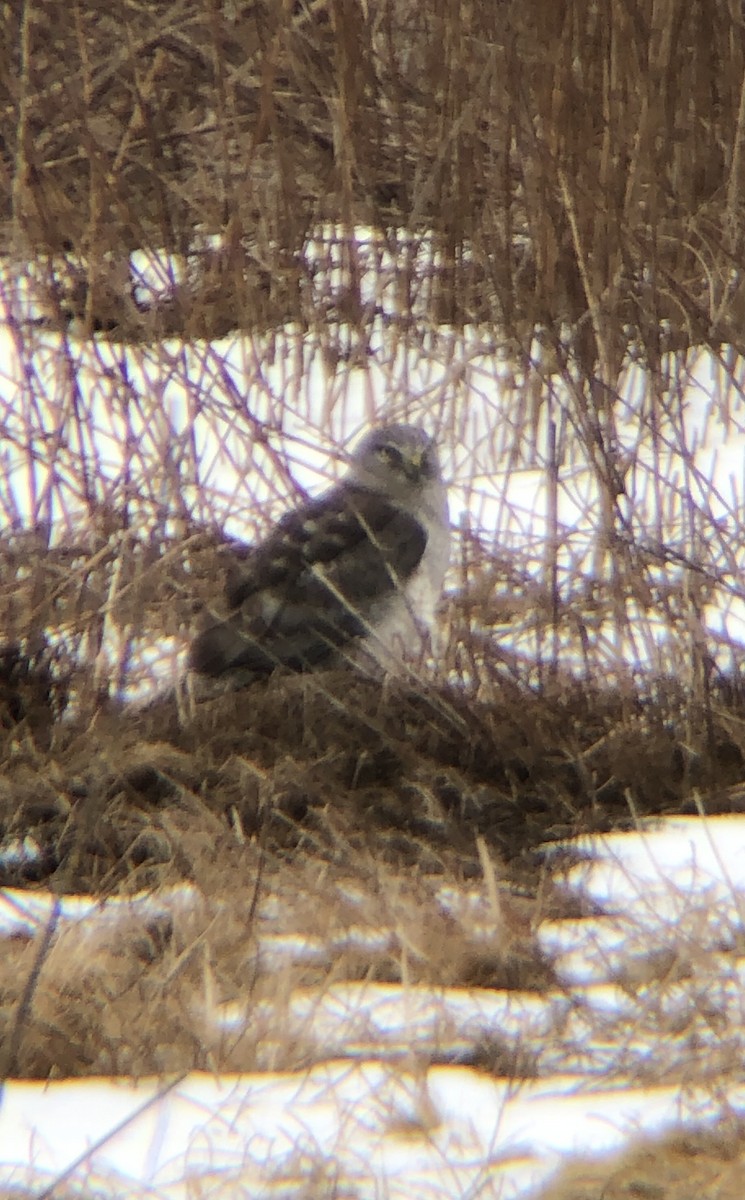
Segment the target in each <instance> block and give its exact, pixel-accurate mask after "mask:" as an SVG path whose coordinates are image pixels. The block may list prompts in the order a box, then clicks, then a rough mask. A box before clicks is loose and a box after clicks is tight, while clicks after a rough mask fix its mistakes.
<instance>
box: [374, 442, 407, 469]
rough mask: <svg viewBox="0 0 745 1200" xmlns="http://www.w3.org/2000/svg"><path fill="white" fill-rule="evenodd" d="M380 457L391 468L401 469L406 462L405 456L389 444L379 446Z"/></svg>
mask: <svg viewBox="0 0 745 1200" xmlns="http://www.w3.org/2000/svg"><path fill="white" fill-rule="evenodd" d="M378 457H379V458H381V459H382V460H383V462H384V463H387V464H388V466H389V467H400V466H401V464H402V463H403V461H404V456H403V454H402V453H401V451H400V450H399V449H398V448H397V447H396V446H390V445H388V444H386V445H384V446H378Z"/></svg>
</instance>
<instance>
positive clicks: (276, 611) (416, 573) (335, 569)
mask: <svg viewBox="0 0 745 1200" xmlns="http://www.w3.org/2000/svg"><path fill="white" fill-rule="evenodd" d="M449 548H450V525H449V520H448V506H447V492H446V489H445V484H444V483H443V480H442V476H441V473H440V467H439V463H438V459H437V453H436V450H435V446H434V443H433V441H432V439H431V438H430V437H429V436H428V435H427V434H426V433H425V432H424V431H423V430H422V429H418V428H415V427H414V426H411V425H384V426H383V427H381V428H378V429H373V430H372V431H371V432H369V433H367V434H366V435H365V436H364V437H363V438H362V440H361V441H360V442H359V443H358V445H357V446H356V448H355V450H354V453H353V454H352V455H351V458H350V467H349V471H348V473H347V475H346V477H345V478H344V479H343V480H342V482H341V483H339V484H337V485H336V486H335V487H332V488H331V489H330V490H329V491H327V492H325V493H324V494H323V495H321V496H319V497H318V498H317V499H315V500H311V501H310V502H308V503H306V504H303V505H302V506H301V507H300V508H297V509H295V510H293V511H291V512H288V513H287V514H286V515H285V516H284V517H283V518H282V519H281V520H280V522H279V524H278V525H276V527H275V528H274V529H273V530H272V532H271V533H270V534H269V535H268V537H267V538H266V540H265V541H263V542H261V543H260V544H259V545H257V546H256V547H254V548H253V549H252V550H251V551H250V552H249V554H248V557H247V558H246V559H245V560H244V561H243V562H242V563H241V564H240V567H239V568H238V569H237V570H236V571H235V572H234V574H233V577H232V578H231V579H230V580H229V582H228V586H227V594H226V599H227V609H228V613H227V616H225V617H224V618H222V619H220V618H217V617H216V616H215V614H208V616H207V620H206V622H205V623H204V627H203V628H202V630H201V632H199V633H198V634H197V636H196V638H195V639H194V641H193V643H192V646H191V651H190V658H189V666H190V668H191V670H192V671H194V672H196V673H197V675H199V676H207V677H212V678H226V679H229V678H230V677H232V678H233V680H237V681H238V682H240V683H244V682H250V681H251V680H253V679H256V678H261V677H266V676H268V675H269V674H271V672H272V671H274V670H275V669H276V668H277V667H283V668H285V669H286V670H289V671H294V672H302V671H313V670H319V669H322V668H325V667H329V666H333V665H335V664H338V663H339V662H343V661H345V660H348V659H350V658H353V657H354V656H355V651H356V648H357V647H360V646H363V647H364V649H365V651H366V652H369V653H371V654H372V655H373V656H374V657H375V658H376V659H378V660H379V661H381V662H383V663H384V664H385V665H386V666H388V667H390V666H391V665H392V662H391V660H392V659H393V660H394V661H395V660H396V659H398V660H400V659H401V658H402V657H404V654H405V653H408V654H409V655H412V654H416V653H417V651H418V650H421V648H422V647H423V646H424V644H425V639H426V636H427V631H428V628H430V627H431V625H432V623H433V620H434V613H435V607H436V605H437V602H438V600H439V597H440V592H441V590H442V583H443V578H444V575H445V569H446V567H447V563H448V555H449Z"/></svg>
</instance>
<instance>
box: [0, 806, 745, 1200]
mask: <svg viewBox="0 0 745 1200" xmlns="http://www.w3.org/2000/svg"><path fill="white" fill-rule="evenodd" d="M576 849H577V850H578V852H579V853H581V854H582V856H583V861H582V863H581V865H578V866H575V867H573V868H571V869H570V870H569V872H568V874H567V876H566V886H567V887H568V888H570V889H572V890H574V891H576V892H577V893H579V894H581V895H582V897H583V898H588V897H589V898H592V899H593V900H594V901H595V902H596V903H598V904H600V905H601V907H602V909H603V910H604V912H606V913H607V914H608V915H603V916H597V917H588V918H585V919H583V920H581V921H578V920H572V921H565V922H553V923H547V924H546V925H545V927H543V928H539V929H538V931H537V932H538V937H539V939H540V940H541V942H542V943H543V945H544V948H545V949H546V951H547V952H548V953H549V954H550V955H551V956H552V957H554V959H555V962H556V965H557V968H558V975H559V979H560V980H561V981H562V983H563V986H561V987H559V988H557V989H556V990H555V991H553V992H547V993H542V994H539V993H531V994H527V993H522V994H521V993H514V992H513V993H509V992H500V991H496V990H479V989H471V990H468V991H466V990H463V989H447V988H443V989H431V988H424V987H410V988H407V987H393V986H388V985H379V984H377V985H376V984H362V983H361V984H339V985H336V986H334V987H333V988H330V989H328V990H326V991H324V992H322V993H317V992H315V993H310V992H308V993H303V994H297V995H295V996H293V997H291V1003H290V1007H289V1021H288V1016H287V1012H286V1011H284V1015H283V1017H282V1024H281V1027H278V1021H277V1015H276V1014H274V1020H273V1014H272V1008H271V1004H268V1003H266V1002H264V1003H263V1004H262V1005H260V1006H258V1007H256V1006H251V1007H249V1008H248V1009H247V1010H244V1011H241V1009H240V1007H237V1006H235V1005H232V1006H230V1008H221V1007H219V1006H217V1007H215V1008H214V1009H205V1011H204V1013H203V1014H202V1015H203V1020H204V1025H205V1036H207V1037H209V1036H239V1034H240V1029H241V1026H242V1025H244V1024H245V1023H247V1022H248V1023H251V1024H253V1025H254V1026H255V1025H256V1024H259V1025H261V1026H262V1027H263V1028H264V1029H265V1031H266V1033H265V1037H266V1042H267V1053H269V1046H270V1043H271V1040H272V1039H277V1038H278V1037H286V1038H293V1037H295V1036H297V1035H298V1033H300V1032H302V1035H303V1036H304V1037H305V1038H306V1039H309V1040H310V1041H311V1042H312V1044H313V1045H314V1048H315V1053H316V1056H317V1057H318V1058H319V1060H320V1061H318V1062H317V1064H316V1065H314V1066H312V1067H310V1068H309V1069H307V1070H304V1071H301V1072H293V1073H276V1072H272V1071H270V1070H267V1071H266V1072H262V1073H259V1074H254V1075H251V1076H246V1075H243V1076H230V1075H222V1076H218V1077H215V1076H210V1075H205V1074H193V1075H188V1076H186V1077H182V1078H179V1079H176V1080H154V1079H152V1080H148V1079H144V1080H139V1081H138V1082H136V1083H132V1082H128V1081H126V1080H123V1079H99V1078H97V1079H88V1080H86V1079H80V1080H75V1081H73V1082H65V1081H54V1082H49V1083H34V1082H16V1081H12V1082H8V1083H6V1084H5V1086H4V1089H3V1095H2V1104H1V1105H0V1186H4V1187H6V1188H10V1187H16V1186H17V1187H21V1186H26V1187H29V1188H31V1189H33V1191H34V1193H35V1194H36V1195H38V1194H39V1191H38V1189H39V1188H44V1187H51V1186H52V1185H53V1184H55V1183H56V1184H57V1185H58V1186H61V1184H62V1183H64V1184H65V1185H66V1186H68V1187H75V1188H83V1187H85V1188H86V1189H88V1190H89V1191H95V1192H96V1194H99V1195H104V1196H122V1195H135V1194H136V1195H140V1196H141V1195H154V1196H163V1197H184V1198H185V1197H187V1196H193V1195H198V1196H205V1197H206V1196H210V1197H212V1196H226V1197H227V1196H232V1195H235V1194H238V1193H240V1194H244V1195H245V1194H250V1195H252V1196H264V1195H266V1196H270V1195H272V1196H274V1195H288V1194H295V1193H293V1191H292V1189H293V1188H297V1189H298V1193H297V1194H307V1193H303V1192H302V1188H303V1187H305V1186H308V1182H309V1181H311V1180H315V1181H316V1187H317V1191H316V1192H315V1194H317V1195H325V1194H327V1192H326V1191H325V1190H324V1188H328V1194H345V1195H346V1194H350V1195H354V1196H361V1197H379V1196H386V1197H401V1198H402V1200H403V1198H404V1197H411V1196H417V1197H422V1198H423V1200H424V1198H425V1197H433V1198H434V1197H438V1198H444V1197H453V1200H455V1198H456V1197H457V1198H460V1197H463V1196H470V1195H474V1196H476V1195H478V1196H494V1197H500V1198H504V1197H518V1196H524V1195H526V1194H527V1192H528V1191H530V1190H532V1189H535V1188H538V1187H539V1186H540V1185H542V1184H545V1183H546V1182H547V1181H548V1180H549V1179H550V1178H551V1177H552V1176H553V1175H554V1174H555V1173H556V1172H557V1170H558V1169H559V1168H560V1166H561V1165H563V1164H565V1163H566V1162H567V1161H569V1160H571V1158H572V1157H573V1156H577V1155H582V1156H596V1155H605V1154H608V1153H610V1152H612V1151H620V1150H622V1149H623V1148H624V1147H625V1146H627V1145H629V1144H631V1143H633V1142H634V1140H635V1139H637V1138H638V1137H639V1135H640V1134H641V1133H643V1135H644V1137H647V1138H650V1137H652V1138H653V1137H655V1136H657V1135H661V1134H663V1133H665V1132H667V1131H670V1130H671V1129H673V1128H676V1127H687V1128H689V1129H697V1130H698V1129H700V1128H701V1127H702V1126H705V1125H706V1124H707V1123H713V1122H715V1121H716V1120H717V1119H718V1118H721V1117H722V1116H723V1115H724V1114H725V1113H726V1114H728V1115H729V1116H731V1115H732V1113H733V1111H734V1112H736V1113H737V1112H739V1113H742V1112H743V1111H745V1089H743V1087H742V1085H741V1084H739V1083H736V1082H732V1083H728V1082H726V1081H725V1082H722V1081H721V1080H720V1081H719V1082H718V1083H717V1086H716V1087H707V1086H705V1076H706V1062H707V1057H708V1058H710V1059H711V1067H712V1070H716V1068H717V1065H718V1066H719V1068H720V1070H721V1068H722V1061H723V1059H722V1056H723V1055H725V1056H726V1057H727V1058H728V1060H729V1062H731V1063H733V1062H737V1061H741V1059H742V1055H743V1053H744V1052H745V1020H744V1014H743V1002H742V995H743V970H744V968H743V967H742V965H741V962H740V960H738V959H737V958H736V957H733V954H732V949H733V947H735V946H736V945H737V944H738V943H739V942H741V940H742V936H743V920H742V916H743V914H742V912H741V905H740V904H739V902H738V901H739V894H740V889H741V886H742V875H743V871H744V869H745V867H744V863H745V820H743V819H742V818H739V817H720V818H712V819H709V820H703V819H702V820H698V819H697V820H670V821H665V822H660V823H656V824H654V825H653V826H650V828H649V829H644V830H643V831H639V832H637V833H629V834H622V835H621V834H618V835H611V836H606V837H598V838H593V839H585V840H583V841H582V842H579V843H577V845H576ZM190 900H191V902H193V903H194V904H201V903H204V899H203V898H200V897H198V896H197V895H196V894H190V891H189V889H188V888H182V889H176V890H174V892H173V893H171V894H163V895H159V896H157V897H155V898H148V897H145V896H142V897H135V898H134V899H132V900H130V901H113V900H112V901H108V902H106V903H104V904H97V905H93V906H91V905H90V904H85V903H84V902H83V901H81V900H80V899H79V898H76V897H70V898H65V899H64V900H62V901H61V902H59V903H58V904H57V905H56V906H51V901H48V907H47V909H46V911H45V909H44V898H43V897H42V896H40V895H38V894H37V895H35V896H34V897H29V896H25V895H23V894H20V895H19V894H16V895H11V894H6V895H5V896H4V897H3V898H2V900H1V903H2V928H3V936H4V937H6V938H8V937H12V936H14V934H15V935H16V936H19V935H23V934H24V933H27V931H28V928H29V922H31V921H33V922H40V923H41V924H42V925H43V924H44V923H45V922H47V923H48V921H49V920H50V918H51V916H52V912H53V913H54V920H55V922H56V924H55V932H54V936H60V935H61V934H62V933H63V932H64V929H65V927H66V925H67V924H68V923H70V922H82V923H83V927H84V930H85V936H86V937H87V938H88V939H89V941H90V946H91V952H92V953H94V952H95V948H96V945H97V944H98V945H100V944H101V941H102V940H108V941H112V940H115V939H116V936H117V921H118V920H126V921H128V922H132V921H133V920H140V921H143V922H144V921H145V920H146V919H147V917H148V915H152V913H153V912H156V911H157V912H159V913H160V912H162V911H164V909H167V908H168V906H169V905H176V906H179V907H183V906H184V905H188V904H189V903H190ZM50 906H51V907H50ZM84 910H87V911H84ZM81 935H82V931H81ZM367 936H368V937H369V933H368V935H367ZM382 936H385V931H381V937H382ZM485 936H488V929H487V927H485ZM694 938H695V952H694ZM363 946H364V942H363ZM707 949H709V950H710V951H714V952H713V953H710V954H708V955H707V954H706V953H705V952H706V950H707ZM666 950H667V951H668V952H669V953H670V954H671V957H674V958H677V959H678V960H680V959H682V958H685V957H686V952H687V950H688V969H687V970H686V971H685V972H683V973H682V975H681V976H680V977H678V978H675V977H674V974H673V975H671V980H666V981H663V982H660V979H659V977H658V976H657V977H655V978H653V979H651V980H650V982H648V983H645V982H644V974H643V971H642V970H641V964H642V963H643V962H644V961H648V960H652V959H654V958H655V956H659V954H660V953H662V952H664V951H666ZM727 950H729V953H725V952H726V951H727ZM260 952H266V953H267V954H269V955H277V954H278V953H280V952H281V953H283V954H286V955H297V956H302V955H303V954H304V953H306V952H307V947H304V946H303V945H302V943H301V942H299V941H298V942H296V943H294V944H291V943H285V944H284V945H283V946H282V947H281V948H280V947H278V945H277V944H276V943H275V942H274V941H273V939H272V938H271V937H269V938H268V939H267V944H266V946H264V947H262V948H261V950H260ZM630 980H631V981H633V983H629V981H630ZM702 998H705V999H706V1004H705V1005H704V1004H703V1003H702ZM488 1039H492V1040H494V1041H496V1042H499V1043H501V1044H502V1045H504V1046H506V1047H508V1046H514V1047H515V1049H522V1050H524V1051H530V1052H534V1053H535V1055H536V1062H537V1064H538V1070H537V1074H536V1077H535V1078H533V1079H530V1080H527V1081H522V1082H516V1081H515V1080H509V1079H500V1078H498V1077H496V1078H495V1077H493V1076H491V1075H488V1074H484V1073H483V1072H482V1071H478V1070H476V1069H472V1068H470V1067H468V1066H467V1065H462V1066H454V1065H430V1066H426V1067H422V1066H421V1062H422V1061H423V1060H424V1057H425V1056H427V1055H434V1056H436V1057H438V1058H439V1059H440V1060H444V1061H445V1062H448V1061H449V1062H451V1063H452V1062H458V1061H459V1060H460V1061H463V1062H467V1060H468V1055H469V1052H473V1050H474V1049H475V1047H477V1046H478V1045H480V1044H483V1043H484V1042H485V1041H487V1040H488ZM692 1055H693V1056H694V1057H697V1058H698V1066H697V1069H696V1074H697V1075H698V1076H699V1077H700V1079H701V1082H700V1083H699V1084H695V1083H691V1067H690V1064H691V1056H692ZM418 1061H419V1065H418ZM645 1074H646V1075H647V1076H648V1077H650V1078H655V1079H659V1078H661V1077H663V1076H668V1077H671V1078H676V1075H677V1079H678V1080H679V1081H678V1082H673V1083H670V1084H668V1085H666V1086H659V1085H658V1084H654V1085H650V1086H646V1087H645V1086H642V1085H640V1082H639V1081H640V1080H641V1079H643V1078H644V1077H645ZM735 1074H736V1073H735ZM682 1080H685V1082H682ZM334 1182H335V1185H336V1186H338V1189H339V1191H338V1192H336V1193H334V1192H333V1190H332V1183H334ZM345 1189H346V1190H345ZM44 1194H46V1193H44Z"/></svg>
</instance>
